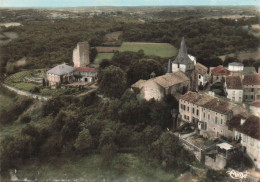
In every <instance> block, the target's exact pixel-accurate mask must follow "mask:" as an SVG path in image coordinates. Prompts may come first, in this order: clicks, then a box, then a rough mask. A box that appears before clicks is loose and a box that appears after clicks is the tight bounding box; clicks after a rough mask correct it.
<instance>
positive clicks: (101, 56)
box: [94, 53, 114, 64]
mask: <svg viewBox="0 0 260 182" xmlns="http://www.w3.org/2000/svg"><path fill="white" fill-rule="evenodd" d="M113 55H114V53H99V54H98V55H97V57H96V58H95V61H94V63H95V64H99V63H100V62H101V61H102V60H103V59H111V58H112V57H113Z"/></svg>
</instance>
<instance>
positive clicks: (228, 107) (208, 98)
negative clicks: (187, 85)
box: [180, 91, 237, 114]
mask: <svg viewBox="0 0 260 182" xmlns="http://www.w3.org/2000/svg"><path fill="white" fill-rule="evenodd" d="M180 99H182V100H185V101H188V102H190V103H193V104H196V105H199V106H201V107H204V108H207V109H209V110H212V111H215V112H218V113H222V114H225V113H227V112H229V111H232V109H233V108H234V107H236V106H237V105H236V104H234V103H232V102H229V101H228V100H226V99H224V98H220V97H215V96H213V95H210V94H207V93H197V92H191V91H189V92H187V93H186V94H184V95H183V96H181V98H180Z"/></svg>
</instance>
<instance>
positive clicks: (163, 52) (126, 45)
mask: <svg viewBox="0 0 260 182" xmlns="http://www.w3.org/2000/svg"><path fill="white" fill-rule="evenodd" d="M139 50H143V51H144V53H145V54H146V55H149V56H150V55H155V56H160V57H163V58H168V57H173V56H175V55H176V53H177V49H176V48H175V47H174V46H173V45H171V44H168V43H148V42H147V43H146V42H123V44H122V45H121V47H120V48H119V52H125V51H132V52H137V51H139Z"/></svg>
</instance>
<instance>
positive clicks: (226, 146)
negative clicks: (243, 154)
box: [217, 142, 234, 150]
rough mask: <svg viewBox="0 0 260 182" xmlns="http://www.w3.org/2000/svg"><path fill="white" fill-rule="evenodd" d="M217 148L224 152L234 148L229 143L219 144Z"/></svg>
mask: <svg viewBox="0 0 260 182" xmlns="http://www.w3.org/2000/svg"><path fill="white" fill-rule="evenodd" d="M217 146H218V147H219V148H221V149H225V150H230V149H232V148H234V147H233V145H230V144H229V143H226V142H224V143H219V144H217Z"/></svg>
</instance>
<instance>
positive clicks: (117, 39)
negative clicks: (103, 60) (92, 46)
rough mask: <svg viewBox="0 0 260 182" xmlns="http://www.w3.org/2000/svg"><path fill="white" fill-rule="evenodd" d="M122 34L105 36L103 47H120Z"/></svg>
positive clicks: (116, 33) (113, 33)
mask: <svg viewBox="0 0 260 182" xmlns="http://www.w3.org/2000/svg"><path fill="white" fill-rule="evenodd" d="M122 34H123V32H122V31H118V32H112V33H108V34H106V35H105V40H106V41H105V43H104V45H120V44H121V37H122Z"/></svg>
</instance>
